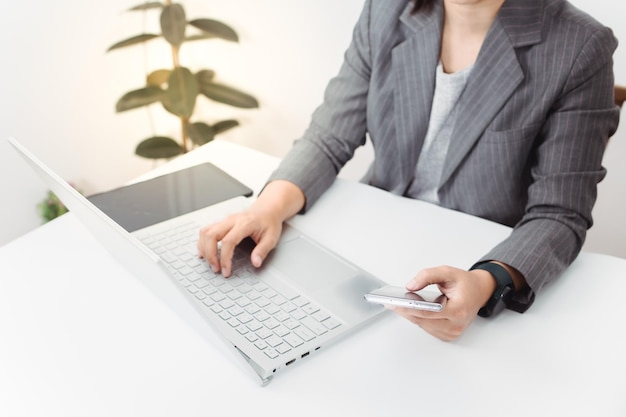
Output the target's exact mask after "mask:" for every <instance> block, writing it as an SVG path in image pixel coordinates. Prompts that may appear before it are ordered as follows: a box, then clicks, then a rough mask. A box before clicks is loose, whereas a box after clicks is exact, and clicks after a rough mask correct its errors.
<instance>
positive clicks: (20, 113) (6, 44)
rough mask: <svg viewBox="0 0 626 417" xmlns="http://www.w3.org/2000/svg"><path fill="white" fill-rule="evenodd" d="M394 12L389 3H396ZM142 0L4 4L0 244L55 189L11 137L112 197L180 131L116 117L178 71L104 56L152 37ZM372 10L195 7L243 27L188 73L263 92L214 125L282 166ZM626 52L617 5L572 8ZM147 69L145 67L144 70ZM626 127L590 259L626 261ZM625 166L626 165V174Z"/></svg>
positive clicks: (199, 50) (153, 52)
mask: <svg viewBox="0 0 626 417" xmlns="http://www.w3.org/2000/svg"><path fill="white" fill-rule="evenodd" d="M390 1H391V0H390ZM140 2H141V1H140V0H130V1H126V0H112V1H105V2H85V1H80V0H60V1H56V2H36V4H35V2H32V1H31V2H29V1H25V2H11V3H9V2H8V0H0V4H2V5H3V6H5V7H4V8H3V9H4V10H5V11H6V12H5V13H2V14H0V33H1V36H0V50H2V51H3V65H2V69H0V74H1V75H2V77H1V80H2V81H1V82H0V138H2V139H0V195H2V204H0V245H2V244H4V243H6V242H8V241H10V240H12V239H14V238H16V237H18V236H20V235H21V234H23V233H26V232H27V231H29V230H32V229H33V228H35V227H37V226H38V225H39V224H40V221H39V218H38V216H37V214H36V211H35V205H36V204H37V203H38V202H39V201H40V200H41V199H43V197H44V195H45V192H46V190H45V188H44V187H43V186H42V185H41V184H40V182H39V180H38V179H37V178H36V177H35V176H34V175H33V174H32V173H31V172H30V171H29V169H28V168H26V166H25V165H24V164H23V163H22V161H21V160H19V159H18V157H17V156H16V155H15V154H14V153H13V151H12V150H11V149H10V148H9V147H8V145H7V144H6V143H5V141H4V138H6V137H7V136H14V137H16V138H17V139H19V140H21V141H22V142H24V143H25V144H26V145H27V146H28V147H30V148H31V149H32V150H33V151H34V152H35V153H36V154H38V155H39V156H40V157H41V158H42V159H43V160H44V161H46V162H47V163H49V164H50V165H51V166H52V167H53V168H54V169H55V170H57V171H58V172H59V173H60V174H61V175H62V176H63V177H64V178H67V179H68V180H70V181H73V182H75V183H77V184H78V186H79V187H80V188H82V189H83V190H84V191H85V192H87V193H93V192H98V191H102V190H105V189H108V188H112V187H115V186H117V185H119V184H122V183H124V182H125V181H127V180H129V179H131V178H133V177H135V176H137V175H139V174H140V173H142V172H145V171H146V170H148V169H150V168H151V167H152V166H153V162H151V161H146V160H143V159H140V158H138V157H136V156H134V147H135V146H136V144H137V143H138V141H140V140H141V139H143V138H144V137H147V136H150V135H152V133H153V131H152V130H151V119H152V121H153V122H152V123H154V125H155V126H156V128H157V129H158V133H159V134H176V129H177V125H176V124H175V123H174V120H173V118H172V117H171V116H170V115H169V114H166V113H165V112H163V111H159V109H158V106H157V107H155V108H154V110H153V111H152V113H151V114H150V113H148V112H147V111H145V110H135V111H132V112H127V113H123V114H115V113H114V104H115V102H116V101H117V99H118V98H119V97H120V95H121V94H123V93H124V92H126V91H128V90H131V89H134V88H138V87H139V86H141V85H142V83H143V77H144V74H145V70H146V66H148V68H149V69H155V67H156V66H157V65H159V64H160V63H164V64H163V65H166V64H167V61H168V54H167V52H166V51H167V48H166V47H165V46H164V45H163V44H162V43H159V41H156V42H154V43H153V44H152V45H151V46H149V47H147V48H142V47H135V48H132V49H127V50H120V51H114V52H111V53H109V54H106V53H105V52H104V51H105V50H106V48H107V47H108V46H110V45H111V44H113V43H114V42H116V41H118V40H121V39H123V38H125V37H128V36H130V35H134V34H136V33H139V32H141V31H142V27H145V28H146V30H151V29H152V28H153V27H154V23H155V21H156V19H157V17H156V14H155V13H154V12H152V13H148V14H147V15H146V19H145V20H144V19H143V17H142V14H140V13H125V12H124V10H126V9H127V8H129V7H131V6H133V5H135V4H137V3H140ZM363 2H364V0H315V1H313V0H307V1H305V0H263V1H258V0H233V1H228V2H226V1H220V0H188V1H184V5H185V7H186V10H187V14H188V17H189V18H196V17H210V18H215V19H219V20H222V21H224V22H226V23H228V24H230V25H231V26H233V27H234V28H235V29H236V30H237V31H238V33H239V35H240V38H241V40H240V43H239V44H227V43H224V42H220V41H211V42H198V43H196V44H193V45H185V46H183V48H185V49H184V50H183V56H182V60H183V64H185V65H187V66H190V67H192V68H212V69H215V70H216V71H217V75H218V77H219V78H220V79H221V80H222V81H223V82H225V83H229V84H232V85H234V86H236V87H239V88H241V89H243V90H246V91H248V92H250V93H251V94H253V95H255V96H256V97H257V98H258V99H259V101H260V103H261V107H260V109H258V110H235V109H232V108H230V107H226V106H219V105H210V104H208V102H206V101H203V102H202V103H203V104H202V106H201V113H202V115H205V116H206V117H207V118H209V119H211V118H212V117H216V118H217V119H219V118H220V117H236V118H238V119H239V120H240V121H241V122H242V126H243V127H240V128H237V129H233V130H232V131H230V132H228V133H227V134H225V135H222V136H221V137H222V139H225V140H231V141H235V142H239V143H243V144H246V145H249V146H252V147H255V148H257V149H260V150H263V151H265V152H268V153H270V154H273V155H276V156H282V155H284V153H285V152H286V151H287V150H288V149H289V146H290V144H291V142H292V141H293V140H294V139H295V138H297V137H298V136H299V135H300V134H301V133H302V131H303V129H304V128H305V127H306V125H307V124H308V120H309V116H310V114H311V112H312V111H313V110H314V108H315V107H316V106H317V105H318V104H319V102H320V100H321V98H322V93H323V89H324V87H325V85H326V82H327V81H328V79H329V78H330V77H331V76H333V75H334V74H335V72H336V71H337V69H338V68H339V65H340V63H341V60H342V57H343V52H344V50H345V48H346V47H347V45H348V43H349V40H350V35H351V32H352V27H353V24H354V22H355V21H356V19H357V17H358V14H359V12H360V9H361V6H362V4H363ZM573 3H574V4H575V5H577V6H578V7H580V8H582V9H584V10H586V11H588V12H589V13H590V14H592V15H594V16H595V17H596V18H597V19H598V20H600V21H601V22H603V23H604V24H606V25H608V26H610V27H612V28H613V29H614V31H615V33H616V36H617V37H618V38H619V39H624V42H626V28H624V27H620V15H623V12H622V11H620V12H619V13H618V10H616V9H618V8H622V9H623V8H624V6H622V5H621V3H619V4H617V3H615V2H612V1H609V0H573ZM146 59H147V63H146ZM615 72H616V79H617V81H618V82H619V83H621V84H624V85H626V46H623V45H622V46H620V47H619V48H618V50H617V52H616V54H615ZM625 136H626V127H625V126H624V125H622V128H621V129H620V131H618V133H617V134H616V135H615V137H614V138H613V139H612V141H611V144H610V147H609V151H608V152H607V157H606V166H607V168H608V169H609V172H610V173H609V176H608V177H607V179H606V180H605V181H604V182H603V183H602V184H601V186H600V200H599V202H598V205H597V208H596V210H595V213H596V225H595V226H594V228H593V229H592V230H591V232H590V234H589V239H588V242H587V249H589V250H595V251H602V252H606V253H611V254H615V255H619V256H622V257H626V222H625V221H624V219H623V216H622V211H623V209H621V210H620V208H621V207H624V206H626V201H625V200H626V196H624V193H623V189H624V186H623V184H625V183H626V168H624V167H623V164H620V163H619V160H620V158H621V157H623V156H624V155H626V153H625V152H626V149H625V148H626V143H625V142H626V137H625ZM370 157H371V152H369V150H368V149H365V150H364V151H363V152H360V155H359V158H358V159H357V161H355V162H354V163H353V164H352V166H351V167H349V168H348V171H347V172H345V173H344V176H348V177H352V178H357V177H358V176H359V175H360V173H361V172H362V170H363V169H364V167H365V164H366V162H365V161H367V160H368V159H369V158H370ZM620 165H622V166H620Z"/></svg>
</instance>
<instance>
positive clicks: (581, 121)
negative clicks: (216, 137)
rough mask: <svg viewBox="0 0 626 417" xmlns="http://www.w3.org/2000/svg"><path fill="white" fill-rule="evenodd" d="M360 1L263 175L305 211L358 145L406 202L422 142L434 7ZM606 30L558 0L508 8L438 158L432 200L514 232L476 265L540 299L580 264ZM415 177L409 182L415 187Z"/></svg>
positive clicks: (373, 178) (590, 201)
mask: <svg viewBox="0 0 626 417" xmlns="http://www.w3.org/2000/svg"><path fill="white" fill-rule="evenodd" d="M410 9H411V5H410V3H409V1H407V0H367V1H366V2H365V6H364V9H363V12H362V14H361V17H360V19H359V21H358V23H357V25H356V27H355V30H354V36H353V40H352V43H351V45H350V47H349V49H348V50H347V52H346V54H345V61H344V64H343V66H342V68H341V70H340V72H339V74H338V75H337V76H336V77H335V78H334V79H333V80H331V82H330V83H329V86H328V88H327V90H326V93H325V97H324V103H323V104H322V105H321V106H320V107H319V108H318V109H317V110H316V111H315V113H314V115H313V118H312V121H311V124H310V126H309V128H308V129H307V131H306V132H305V134H304V136H303V138H302V139H300V140H298V141H296V142H295V144H294V147H293V148H292V150H291V151H290V153H289V154H288V155H287V156H286V158H285V159H284V160H283V162H282V164H281V165H280V167H279V168H278V169H277V171H276V172H275V173H274V174H273V175H272V178H271V179H287V180H289V181H292V182H293V183H295V184H296V185H298V186H299V187H300V188H301V189H302V190H303V191H304V193H305V195H306V198H307V200H306V201H307V203H306V208H308V207H310V206H311V205H312V204H313V203H314V202H315V201H316V200H317V198H318V197H319V196H320V194H321V193H322V192H323V191H324V190H326V189H327V188H328V187H329V186H330V184H331V183H332V181H333V180H334V178H335V177H336V175H337V173H338V171H339V170H340V168H341V167H342V166H343V165H344V164H345V163H346V162H347V161H348V160H349V159H350V158H351V157H352V155H353V152H354V150H355V149H356V148H357V147H358V146H360V145H362V144H364V143H365V138H366V134H368V135H369V137H370V139H371V141H372V144H373V146H374V150H375V160H374V162H373V164H372V165H371V167H370V169H369V171H368V173H367V175H366V177H365V178H364V181H366V182H367V183H369V184H371V185H373V186H376V187H380V188H382V189H385V190H389V191H390V192H392V193H395V194H399V195H403V194H404V193H405V192H406V190H407V186H408V185H409V183H410V181H411V179H412V176H413V175H414V172H415V164H416V163H417V160H418V156H419V153H420V149H421V146H422V143H423V140H424V137H425V135H426V130H427V125H428V121H429V116H430V114H429V113H430V109H431V102H432V97H433V92H434V80H435V68H436V64H437V62H438V59H439V49H440V39H441V30H442V21H443V7H442V3H441V2H438V4H437V7H435V8H434V10H433V11H432V12H431V13H422V14H417V15H411V14H410ZM616 46H617V41H616V40H615V38H614V37H613V35H612V32H611V31H610V30H609V29H607V28H605V27H603V26H601V25H600V24H599V23H598V22H596V21H595V20H593V19H592V18H590V17H589V16H587V15H585V14H584V13H582V12H580V11H579V10H577V9H575V8H574V7H573V6H572V5H570V4H569V3H567V2H566V1H564V0H506V1H505V3H504V5H503V6H502V8H501V10H500V12H499V14H498V16H497V18H496V21H495V22H494V24H493V25H492V27H491V29H490V30H489V33H488V34H487V37H486V39H485V41H484V44H483V46H482V49H481V51H480V54H479V56H478V59H477V61H476V63H475V64H474V68H473V70H472V74H471V76H470V79H469V80H468V84H467V86H466V89H465V91H464V92H463V95H462V96H461V98H460V101H459V103H458V106H459V113H458V119H457V123H456V125H455V130H454V133H453V135H452V141H451V144H450V148H449V151H448V154H447V157H446V160H445V165H444V169H443V174H442V178H441V181H440V185H439V190H438V196H439V201H440V204H441V205H442V206H444V207H448V208H451V209H455V210H460V211H463V212H466V213H470V214H473V215H476V216H480V217H484V218H487V219H491V220H494V221H497V222H500V223H503V224H507V225H510V226H514V229H513V232H512V233H511V235H510V236H509V237H508V238H507V239H506V240H505V241H503V242H502V243H501V244H499V245H498V246H496V247H495V248H493V250H491V251H490V252H489V253H488V254H486V255H485V256H484V258H483V259H484V260H487V259H490V260H499V261H502V262H504V263H506V264H508V265H511V266H513V267H514V268H516V269H518V270H519V271H520V272H521V273H522V274H523V275H524V276H525V278H526V280H527V282H528V283H529V285H530V287H531V288H532V289H533V290H534V291H538V290H539V289H540V288H541V287H542V286H543V285H544V284H545V283H546V282H548V281H549V280H551V279H553V278H554V277H555V276H556V275H558V274H559V273H560V272H561V271H562V270H563V269H564V268H565V267H566V266H568V265H569V264H570V263H571V262H572V261H573V260H574V259H575V257H576V256H577V255H578V253H579V251H580V248H581V246H582V244H583V242H584V239H585V235H586V231H587V229H588V228H589V227H590V226H591V224H592V219H591V209H592V207H593V205H594V203H595V199H596V185H597V183H598V182H599V181H601V180H602V178H603V177H604V175H605V170H604V168H603V167H602V166H601V160H602V155H603V152H604V149H605V146H606V143H607V141H608V139H609V137H610V136H611V135H612V134H613V133H614V131H615V129H616V127H617V123H618V118H619V111H618V109H617V108H616V107H615V105H614V103H613V68H612V54H613V51H614V50H615V48H616ZM418 180H419V179H418Z"/></svg>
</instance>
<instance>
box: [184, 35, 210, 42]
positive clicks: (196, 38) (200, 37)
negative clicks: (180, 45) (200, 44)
mask: <svg viewBox="0 0 626 417" xmlns="http://www.w3.org/2000/svg"><path fill="white" fill-rule="evenodd" d="M204 39H215V36H213V35H209V34H208V33H199V34H195V35H191V36H187V37H185V42H187V41H189V42H191V41H201V40H204Z"/></svg>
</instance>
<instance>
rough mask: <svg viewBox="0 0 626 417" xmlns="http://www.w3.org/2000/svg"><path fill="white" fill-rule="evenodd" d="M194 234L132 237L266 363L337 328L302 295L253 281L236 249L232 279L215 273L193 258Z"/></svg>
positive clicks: (190, 230) (188, 228)
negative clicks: (258, 353) (257, 351)
mask: <svg viewBox="0 0 626 417" xmlns="http://www.w3.org/2000/svg"><path fill="white" fill-rule="evenodd" d="M198 230H199V226H198V225H197V224H195V223H187V224H183V225H180V226H178V227H176V228H173V229H171V230H167V231H164V232H162V233H160V234H156V235H154V234H152V235H150V236H142V235H141V232H136V233H135V234H136V235H137V237H138V238H139V239H140V240H141V241H142V242H143V243H144V244H145V245H147V246H148V247H149V248H150V249H151V250H153V251H154V252H155V253H156V254H158V255H159V256H160V257H161V259H162V260H163V261H164V262H165V263H166V265H167V266H168V268H169V269H170V271H171V272H172V273H173V274H174V276H175V277H176V278H177V279H178V280H179V282H180V283H181V284H182V285H183V286H184V287H185V288H186V289H187V291H189V292H190V293H191V294H193V296H194V297H195V298H197V299H198V300H199V301H200V302H202V303H203V304H204V305H205V306H207V307H208V309H209V310H210V311H211V312H212V313H213V314H214V315H216V316H217V317H219V318H220V319H221V320H223V321H224V322H226V323H228V325H229V326H230V327H231V328H233V329H234V330H235V331H237V332H238V333H239V334H241V335H242V336H244V337H245V338H246V339H247V340H248V341H249V342H250V343H251V344H252V345H253V346H255V347H256V348H257V349H258V350H260V351H262V352H263V353H264V354H265V355H267V356H268V357H269V358H271V359H274V358H276V357H278V356H279V355H280V354H284V353H287V352H289V351H290V350H292V349H295V348H297V347H299V346H301V345H302V344H304V343H305V342H308V341H311V340H313V339H315V338H316V337H318V336H321V335H323V334H326V333H327V332H329V331H332V330H333V329H336V328H338V327H339V326H341V322H340V321H339V320H337V319H336V318H335V317H333V316H332V315H331V314H329V313H328V312H326V311H324V310H323V309H321V308H320V307H319V306H317V305H316V304H315V303H314V302H312V301H311V300H309V299H307V298H306V297H305V296H303V295H301V294H300V293H298V292H296V291H294V290H292V289H291V288H288V287H286V286H285V287H283V288H281V289H280V290H279V289H278V288H273V287H271V286H270V285H268V284H267V283H266V282H264V281H263V280H262V279H260V278H259V277H257V276H256V269H255V267H254V266H252V264H251V263H250V261H249V255H248V254H247V253H246V252H245V251H243V250H241V249H240V248H237V249H236V250H235V255H234V257H233V268H232V271H233V274H232V275H231V277H229V278H224V277H222V276H221V275H219V274H215V273H213V271H211V269H210V268H209V267H208V265H207V263H206V262H205V261H204V260H203V259H200V258H199V257H198V255H197V247H196V243H197V240H198Z"/></svg>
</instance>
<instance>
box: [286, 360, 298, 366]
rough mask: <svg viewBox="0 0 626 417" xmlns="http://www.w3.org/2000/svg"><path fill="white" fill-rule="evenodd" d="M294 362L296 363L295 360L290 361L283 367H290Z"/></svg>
mask: <svg viewBox="0 0 626 417" xmlns="http://www.w3.org/2000/svg"><path fill="white" fill-rule="evenodd" d="M295 361H296V360H295V359H292V360H290V361H289V362H287V363H285V365H287V366H289V365H291V364H292V363H294V362H295Z"/></svg>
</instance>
